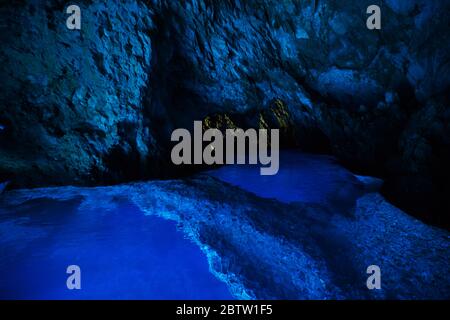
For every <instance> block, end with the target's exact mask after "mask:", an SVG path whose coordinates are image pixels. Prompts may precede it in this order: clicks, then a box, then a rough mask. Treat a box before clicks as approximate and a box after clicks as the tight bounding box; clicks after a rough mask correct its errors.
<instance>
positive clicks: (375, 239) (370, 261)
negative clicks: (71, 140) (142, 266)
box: [0, 176, 450, 299]
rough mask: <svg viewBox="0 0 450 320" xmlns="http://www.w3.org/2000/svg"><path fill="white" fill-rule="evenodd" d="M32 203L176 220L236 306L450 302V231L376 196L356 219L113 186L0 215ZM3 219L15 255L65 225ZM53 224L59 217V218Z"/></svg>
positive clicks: (171, 190) (200, 180) (171, 187)
mask: <svg viewBox="0 0 450 320" xmlns="http://www.w3.org/2000/svg"><path fill="white" fill-rule="evenodd" d="M39 199H41V200H45V201H47V202H44V203H48V202H49V201H50V203H51V201H55V202H58V203H59V204H60V205H62V206H63V205H64V203H66V204H67V205H68V206H70V205H72V206H73V203H78V204H77V208H78V209H77V211H76V213H73V214H75V215H78V214H80V215H83V214H85V211H86V210H87V212H91V213H97V212H102V214H101V215H99V216H101V217H102V218H101V219H99V220H98V221H100V222H98V223H102V224H103V223H105V219H106V220H107V217H108V212H109V210H110V209H112V208H114V207H115V206H117V205H119V204H120V202H121V201H123V200H124V199H126V200H129V201H131V202H132V203H134V204H135V205H137V207H138V208H139V209H140V210H141V211H142V212H143V213H144V214H147V215H157V216H160V217H162V218H165V219H169V220H173V221H176V222H177V223H178V227H179V229H180V230H181V231H183V232H184V233H185V234H186V235H187V236H188V237H189V238H190V239H191V240H192V241H194V242H195V243H196V244H197V245H199V247H200V248H201V249H202V250H203V252H204V253H205V254H206V255H207V256H208V260H209V264H210V269H211V271H212V272H213V273H214V274H215V275H216V276H217V277H218V278H219V279H221V280H222V281H224V282H226V283H227V285H228V286H229V288H230V291H231V292H232V294H233V295H234V296H235V297H236V298H240V299H448V298H449V295H450V284H449V279H448V277H447V271H448V262H449V259H450V256H449V254H450V251H449V240H448V239H449V238H448V237H449V234H448V232H446V231H444V230H440V229H437V228H433V227H430V226H427V225H425V224H423V223H421V222H419V221H417V220H415V219H413V218H411V217H409V216H408V215H406V214H405V213H403V212H402V211H401V210H399V209H397V208H395V207H393V206H392V205H390V204H389V203H387V202H386V201H385V200H384V199H383V197H382V196H381V195H379V194H377V193H371V194H366V195H363V196H362V197H361V198H359V199H358V200H357V205H356V210H355V215H354V216H353V217H348V216H344V215H341V214H333V213H330V212H329V211H327V210H325V208H324V207H323V206H319V205H313V204H305V203H293V204H285V203H281V202H279V201H276V200H268V199H262V198H259V197H257V196H255V195H253V194H251V193H248V192H245V191H243V190H242V189H239V188H236V187H231V186H230V185H228V184H225V183H222V182H220V181H217V180H215V179H213V178H210V177H208V176H198V177H194V178H192V179H187V180H171V181H158V182H149V183H136V184H130V185H120V186H113V187H98V188H74V187H62V188H50V189H35V190H16V191H10V192H7V193H6V194H5V195H4V196H3V197H2V198H1V199H0V209H1V211H2V212H6V213H8V212H9V211H8V209H9V208H11V207H12V208H17V207H18V206H20V205H22V207H23V208H30V207H33V206H32V205H31V204H32V203H33V201H34V203H35V204H36V202H37V201H38V200H39ZM37 203H38V202H37ZM25 212H26V209H25ZM22 214H23V212H22ZM1 218H2V220H1V221H0V222H1V223H0V228H1V227H3V228H8V230H13V232H9V233H8V232H4V233H3V234H4V236H3V237H2V238H0V243H2V244H3V245H4V246H8V243H14V244H16V247H18V249H16V251H17V252H14V254H17V255H20V254H21V251H20V248H21V247H25V248H26V247H27V246H29V245H32V243H33V242H35V241H42V239H45V238H46V237H51V235H52V234H53V233H52V232H49V233H47V232H43V230H41V229H44V230H45V228H47V227H49V225H50V226H51V228H53V229H52V230H53V232H55V233H59V234H60V233H61V232H62V231H61V228H64V225H60V224H55V225H52V224H51V223H48V224H47V223H42V222H40V223H39V221H40V220H39V219H40V218H39V217H36V216H34V217H33V216H31V217H30V218H28V219H24V218H23V216H21V215H13V214H4V215H2V216H1ZM59 218H60V219H65V216H64V214H62V215H61V216H59ZM34 219H36V220H37V221H38V223H37V224H34V223H33V220H34ZM93 221H97V220H95V219H93ZM84 232H85V230H83V229H82V228H81V230H74V231H73V233H71V235H70V237H69V236H68V238H67V240H68V241H70V240H71V239H73V241H74V243H77V240H78V239H79V238H80V237H82V235H83V233H84ZM3 234H2V235H3ZM110 236H111V237H114V235H110ZM149 236H151V235H149ZM42 243H53V242H52V241H42ZM17 244H20V245H19V246H17ZM370 265H378V266H380V268H381V270H382V289H381V290H368V289H367V287H366V280H367V277H368V275H367V273H366V270H367V267H368V266H370ZM148 268H152V266H148Z"/></svg>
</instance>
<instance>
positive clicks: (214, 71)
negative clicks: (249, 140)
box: [0, 0, 450, 225]
mask: <svg viewBox="0 0 450 320" xmlns="http://www.w3.org/2000/svg"><path fill="white" fill-rule="evenodd" d="M72 2H73V3H74V4H78V5H79V6H80V7H81V10H82V28H81V30H80V31H72V30H68V29H67V28H66V27H65V21H66V18H67V15H66V14H65V12H64V11H65V8H66V6H67V5H68V4H69V3H68V2H67V1H60V0H58V1H43V0H23V1H17V2H8V1H1V2H0V16H1V19H2V24H1V26H0V28H1V32H0V38H1V44H2V45H1V47H0V62H1V67H0V79H1V81H2V89H1V91H0V108H1V110H0V111H1V112H0V148H1V154H0V180H1V181H0V182H2V181H11V184H10V185H11V186H12V187H23V186H42V185H60V184H80V185H94V184H105V183H117V182H124V181H130V180H136V179H147V178H159V177H168V176H170V175H171V174H172V173H173V172H174V171H173V168H172V167H171V166H170V161H168V157H167V155H168V149H169V148H170V143H169V142H170V133H171V132H172V130H173V129H174V128H178V127H186V128H190V127H192V122H193V121H194V120H201V119H205V118H207V117H215V119H217V117H222V118H226V119H231V120H230V121H232V122H237V123H239V124H244V125H246V126H262V123H263V124H265V125H268V126H270V127H280V128H284V129H286V130H288V131H289V132H290V139H289V143H287V145H286V146H288V147H289V146H297V147H301V148H303V149H305V150H306V151H315V152H329V153H332V154H334V155H335V156H336V157H337V158H338V159H340V160H341V161H342V162H343V163H344V164H346V165H347V166H348V167H350V168H351V169H353V170H355V171H357V172H359V173H364V174H371V175H377V176H380V177H382V178H384V180H385V187H384V194H385V195H386V196H387V197H388V198H389V199H390V200H392V201H393V202H394V203H395V204H397V205H399V206H400V207H402V208H404V209H406V210H407V211H408V212H410V213H413V214H415V215H417V216H419V217H421V218H423V219H425V220H426V221H428V222H431V223H437V224H447V225H448V214H447V213H448V212H450V200H449V199H450V197H449V196H450V184H449V182H448V181H449V179H450V169H449V168H448V164H449V163H450V127H449V119H450V108H448V104H449V93H448V92H449V83H450V59H449V58H450V47H449V46H450V41H449V40H450V39H449V37H450V36H449V32H448V30H449V28H448V27H449V25H448V21H449V19H448V16H449V14H450V1H438V0H397V1H395V0H385V1H295V0H284V1H279V0H278V1H277V0H248V1H239V0H234V1H233V0H170V1H169V0H167V1H163V0H153V1H151V0H148V1H143V0H142V1H141V0H125V1H106V0H95V1H91V0H83V1H82V0H78V1H72ZM72 2H71V3H70V4H72ZM371 4H378V5H379V6H380V7H381V10H382V29H381V30H380V31H371V30H368V29H367V28H366V25H365V24H366V18H367V16H368V15H367V14H366V9H367V7H368V6H369V5H371Z"/></svg>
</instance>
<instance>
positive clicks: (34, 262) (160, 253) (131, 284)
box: [0, 199, 232, 299]
mask: <svg viewBox="0 0 450 320" xmlns="http://www.w3.org/2000/svg"><path fill="white" fill-rule="evenodd" d="M79 204H80V199H75V200H70V201H55V200H49V199H40V200H33V201H29V202H27V203H25V204H23V205H20V206H17V207H14V208H1V209H0V235H1V236H0V257H1V259H0V299H5V298H6V299H232V296H231V295H230V293H229V291H228V288H227V287H226V285H225V284H224V283H222V282H220V281H219V280H217V279H216V278H215V277H214V276H213V275H212V274H211V273H210V272H209V268H208V263H207V259H206V257H205V255H204V254H203V253H202V252H201V251H200V249H199V248H198V247H197V246H196V245H195V244H193V243H192V242H190V241H189V240H187V239H185V238H184V237H183V235H182V233H181V232H178V231H177V230H176V226H175V224H174V223H172V222H169V221H166V220H164V219H161V218H157V217H154V216H145V215H144V214H143V213H142V212H140V211H139V209H137V208H136V207H135V206H133V205H130V204H129V203H128V202H126V201H123V200H120V199H117V207H116V208H115V209H113V210H107V211H100V212H94V211H90V210H86V209H80V208H79ZM72 264H75V265H79V266H80V267H81V286H82V289H81V290H73V291H70V290H68V289H67V287H66V279H67V277H68V275H67V274H66V273H65V272H66V268H67V266H69V265H72Z"/></svg>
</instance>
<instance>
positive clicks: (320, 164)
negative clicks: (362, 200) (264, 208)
mask: <svg viewBox="0 0 450 320" xmlns="http://www.w3.org/2000/svg"><path fill="white" fill-rule="evenodd" d="M209 174H210V175H212V176H214V177H216V178H218V179H220V180H222V181H225V182H227V183H230V184H232V185H234V186H237V187H240V188H242V189H244V190H247V191H250V192H252V193H254V194H256V195H258V196H260V197H263V198H273V199H277V200H278V201H281V202H284V203H292V202H303V203H314V204H319V205H322V206H325V207H327V208H328V209H330V210H338V211H341V213H347V211H349V210H351V208H352V207H353V206H354V204H355V202H356V199H357V198H358V197H359V196H361V195H362V193H363V189H364V187H363V185H362V183H361V182H360V181H359V180H358V179H357V178H356V177H355V176H354V175H353V174H352V173H351V172H350V171H348V170H346V169H345V168H343V167H342V166H341V165H339V164H338V163H337V162H336V160H335V159H334V158H332V157H329V156H321V155H311V154H304V153H301V152H298V151H283V152H281V153H280V167H279V171H278V173H277V174H276V175H273V176H262V175H260V166H259V165H252V166H242V165H230V166H224V167H221V168H220V169H218V170H214V171H211V172H209Z"/></svg>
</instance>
